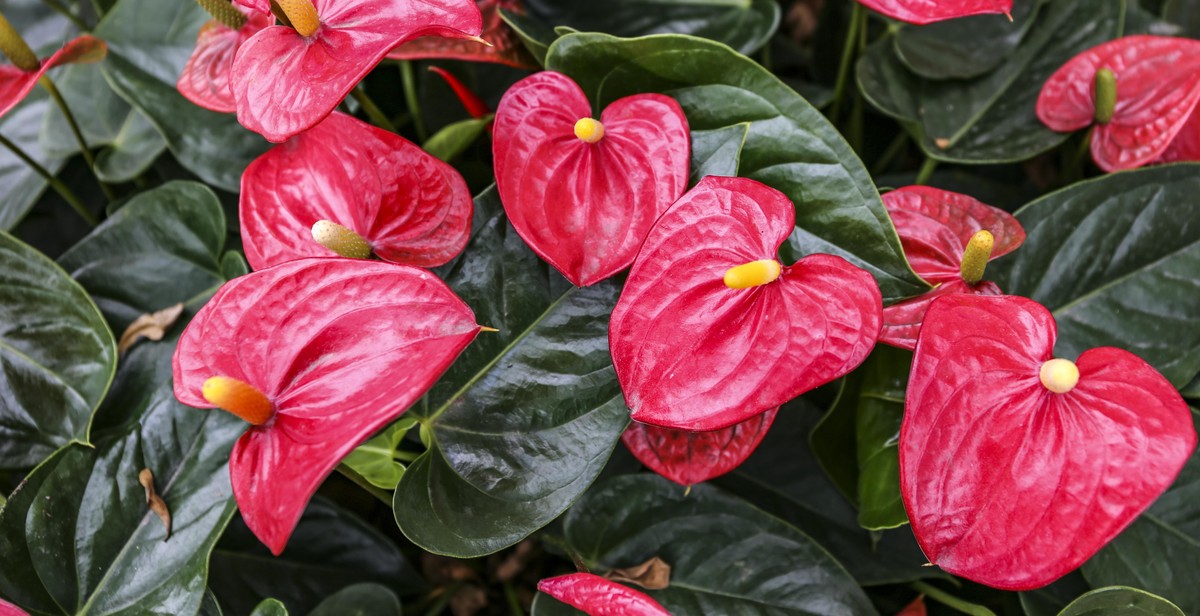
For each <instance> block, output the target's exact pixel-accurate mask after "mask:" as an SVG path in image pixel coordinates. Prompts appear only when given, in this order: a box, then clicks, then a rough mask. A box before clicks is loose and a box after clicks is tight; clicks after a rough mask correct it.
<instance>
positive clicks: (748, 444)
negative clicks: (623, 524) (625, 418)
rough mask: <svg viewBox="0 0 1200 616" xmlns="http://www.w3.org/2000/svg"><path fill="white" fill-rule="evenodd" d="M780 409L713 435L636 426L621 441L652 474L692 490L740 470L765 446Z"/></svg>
mask: <svg viewBox="0 0 1200 616" xmlns="http://www.w3.org/2000/svg"><path fill="white" fill-rule="evenodd" d="M778 411H779V409H778V408H774V409H771V410H769V411H767V412H765V413H762V414H759V415H756V416H754V417H751V418H750V419H747V420H746V421H743V422H741V423H737V424H734V425H732V426H729V427H728V428H722V429H720V430H713V431H711V432H688V431H684V430H671V429H669V428H660V427H658V426H651V425H649V424H644V423H639V422H636V421H635V422H633V423H632V424H630V425H629V427H628V428H626V429H625V433H624V434H622V435H621V441H622V442H623V443H625V446H626V447H628V448H629V451H630V452H632V453H633V457H635V458H637V459H638V461H639V462H641V463H642V464H644V465H646V467H648V468H649V469H650V470H652V471H654V472H656V473H658V474H659V475H662V476H663V477H666V478H667V479H670V480H671V481H674V482H675V483H678V484H679V485H684V486H690V485H695V484H697V483H701V482H704V481H708V480H709V479H712V478H713V477H720V476H721V475H724V474H725V473H728V472H729V471H731V470H733V469H735V468H737V467H738V466H739V465H741V463H742V462H745V461H746V458H748V457H750V454H752V453H754V450H755V449H757V448H758V444H759V443H761V442H762V440H763V437H764V436H766V435H767V430H768V429H770V427H771V423H772V422H774V421H775V414H776V413H777V412H778Z"/></svg>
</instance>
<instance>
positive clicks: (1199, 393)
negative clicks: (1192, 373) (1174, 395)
mask: <svg viewBox="0 0 1200 616" xmlns="http://www.w3.org/2000/svg"><path fill="white" fill-rule="evenodd" d="M1179 393H1181V394H1183V397H1184V398H1187V399H1189V400H1196V399H1197V398H1200V375H1198V376H1196V378H1194V379H1192V382H1190V383H1188V384H1187V385H1186V386H1184V387H1183V388H1182V389H1180V390H1179Z"/></svg>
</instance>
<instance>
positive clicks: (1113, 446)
mask: <svg viewBox="0 0 1200 616" xmlns="http://www.w3.org/2000/svg"><path fill="white" fill-rule="evenodd" d="M1055 336H1056V332H1055V325H1054V319H1053V318H1052V317H1051V315H1050V312H1049V311H1048V310H1046V309H1045V308H1043V307H1042V306H1040V305H1039V304H1037V303H1036V302H1034V301H1031V300H1028V299H1025V298H1020V297H1012V296H1002V297H981V296H975V295H954V296H948V297H944V298H941V299H939V300H938V301H937V302H935V303H934V304H933V306H931V307H930V309H929V312H928V313H927V314H926V322H925V325H924V327H923V328H922V330H921V337H920V340H919V342H918V343H917V350H916V356H915V357H914V359H913V370H912V374H911V376H910V378H909V384H908V393H907V396H906V398H905V415H904V424H903V427H902V428H901V432H900V490H901V493H902V494H903V496H904V503H905V507H906V508H907V510H908V515H909V519H910V520H911V522H912V525H913V532H914V533H915V534H916V536H917V541H918V542H920V543H921V547H922V549H923V550H924V552H925V554H926V555H927V556H928V557H929V559H930V562H933V563H934V564H936V565H938V566H940V567H941V568H942V569H944V570H946V571H948V572H950V573H954V574H956V575H961V576H963V577H966V578H969V579H972V580H975V581H977V582H980V583H983V584H987V585H989V586H994V587H997V588H1002V589H1008V590H1028V589H1031V588H1036V587H1038V586H1043V585H1045V584H1047V583H1049V582H1052V581H1054V580H1055V579H1057V578H1059V577H1061V576H1063V575H1065V574H1066V573H1068V572H1069V571H1071V570H1073V569H1075V568H1076V567H1078V566H1079V565H1080V564H1082V563H1083V561H1084V560H1086V559H1087V558H1089V557H1090V556H1091V555H1092V554H1094V553H1095V552H1096V551H1097V550H1099V549H1100V548H1101V547H1102V546H1103V545H1104V544H1105V543H1107V542H1108V541H1111V540H1112V539H1113V538H1114V537H1116V536H1117V534H1118V533H1119V532H1120V531H1121V530H1122V529H1124V528H1125V527H1126V526H1128V525H1129V524H1130V523H1132V522H1133V520H1134V519H1135V518H1136V517H1137V515H1138V514H1140V513H1141V512H1142V511H1143V510H1145V508H1146V507H1148V506H1149V505H1150V504H1151V503H1152V502H1153V501H1154V499H1155V498H1157V497H1158V496H1159V494H1161V493H1162V492H1163V491H1164V490H1166V488H1167V487H1168V486H1169V485H1170V484H1171V482H1172V481H1173V480H1174V479H1175V476H1176V475H1177V474H1178V473H1179V470H1180V469H1181V468H1182V467H1183V464H1184V462H1186V461H1187V459H1188V456H1189V455H1190V454H1191V453H1192V451H1193V449H1194V448H1195V445H1196V432H1195V430H1194V429H1193V427H1192V418H1191V414H1190V413H1189V412H1188V408H1187V405H1186V404H1185V403H1184V402H1183V398H1181V397H1180V396H1179V394H1178V392H1176V391H1175V388H1173V387H1172V386H1171V384H1170V383H1168V382H1167V380H1166V379H1165V378H1163V377H1162V375H1160V374H1159V373H1158V372H1156V371H1155V370H1154V369H1153V368H1152V367H1150V365H1149V364H1147V363H1145V362H1144V361H1142V360H1141V359H1139V358H1138V357H1137V356H1135V355H1133V354H1132V353H1129V352H1128V351H1124V350H1121V349H1117V348H1112V347H1102V348H1097V349H1091V350H1089V351H1086V352H1084V353H1083V354H1082V355H1080V356H1079V358H1078V360H1076V365H1077V366H1078V369H1079V381H1078V384H1076V385H1075V387H1074V389H1072V390H1070V391H1068V392H1066V393H1062V394H1057V393H1053V392H1051V391H1050V390H1049V389H1047V387H1046V386H1044V385H1043V384H1042V381H1041V380H1040V379H1039V371H1040V369H1041V367H1042V364H1043V363H1044V362H1046V361H1048V360H1050V359H1051V358H1053V357H1054V354H1053V347H1054V339H1055ZM947 452H953V455H946V454H947Z"/></svg>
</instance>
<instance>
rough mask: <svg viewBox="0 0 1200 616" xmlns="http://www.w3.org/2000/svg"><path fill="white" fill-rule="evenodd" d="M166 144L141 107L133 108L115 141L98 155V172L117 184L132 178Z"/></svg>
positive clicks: (137, 174) (142, 169)
mask: <svg viewBox="0 0 1200 616" xmlns="http://www.w3.org/2000/svg"><path fill="white" fill-rule="evenodd" d="M166 148H167V142H166V141H164V140H163V138H162V135H160V134H158V129H156V128H154V125H153V124H151V123H150V120H148V119H146V116H144V115H142V113H141V112H139V111H131V112H130V113H129V115H128V116H126V118H125V123H124V124H122V125H121V130H120V131H118V132H117V135H116V137H114V138H113V140H112V143H110V144H108V147H106V148H104V149H103V150H100V153H99V154H97V155H96V175H97V176H98V177H99V178H100V179H101V180H104V181H105V182H110V183H114V184H119V183H121V182H128V181H131V180H133V179H134V178H136V177H137V176H139V175H141V174H142V173H143V172H144V171H145V170H146V169H147V167H149V166H150V164H151V163H153V162H154V160H155V159H156V158H158V156H159V155H160V154H162V152H163V150H165V149H166Z"/></svg>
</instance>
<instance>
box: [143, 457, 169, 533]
mask: <svg viewBox="0 0 1200 616" xmlns="http://www.w3.org/2000/svg"><path fill="white" fill-rule="evenodd" d="M138 482H139V483H141V484H142V487H143V488H146V504H147V505H149V506H150V511H153V512H154V514H155V515H157V516H158V519H160V520H162V523H163V526H165V527H166V529H167V536H166V538H164V539H163V541H166V540H167V539H170V538H171V510H170V509H169V508H167V503H166V501H164V500H163V499H162V497H161V496H159V495H158V492H156V491H155V490H154V473H152V472H150V469H148V468H143V469H142V472H140V473H138Z"/></svg>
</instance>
